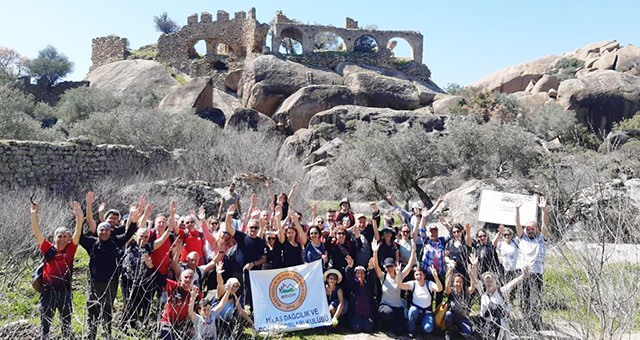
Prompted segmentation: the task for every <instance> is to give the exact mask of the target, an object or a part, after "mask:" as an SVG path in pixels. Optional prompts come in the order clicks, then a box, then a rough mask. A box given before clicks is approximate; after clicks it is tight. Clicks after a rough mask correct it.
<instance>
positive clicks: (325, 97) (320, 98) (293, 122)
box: [273, 85, 355, 132]
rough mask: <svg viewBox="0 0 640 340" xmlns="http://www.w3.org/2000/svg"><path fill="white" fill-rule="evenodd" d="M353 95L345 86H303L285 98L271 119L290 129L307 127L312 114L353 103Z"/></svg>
mask: <svg viewBox="0 0 640 340" xmlns="http://www.w3.org/2000/svg"><path fill="white" fill-rule="evenodd" d="M354 101H355V96H354V95H353V93H352V92H351V90H349V89H348V88H347V87H345V86H334V85H310V86H305V87H303V88H301V89H299V90H298V91H296V92H295V93H294V94H292V95H291V96H290V97H289V98H287V99H286V100H285V101H284V102H283V103H282V105H281V106H280V108H279V109H278V111H277V112H276V113H275V114H274V115H273V120H275V121H276V122H279V123H282V124H284V125H285V126H287V127H288V128H290V129H291V131H293V132H295V131H297V130H299V129H303V128H307V127H308V126H309V120H311V117H313V115H314V114H316V113H317V112H320V111H324V110H328V109H330V108H332V107H334V106H338V105H348V104H353V103H354Z"/></svg>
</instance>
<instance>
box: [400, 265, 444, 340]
mask: <svg viewBox="0 0 640 340" xmlns="http://www.w3.org/2000/svg"><path fill="white" fill-rule="evenodd" d="M429 270H430V271H431V275H433V278H434V280H435V282H433V281H427V280H426V277H427V274H426V273H425V271H424V269H423V268H422V267H420V266H416V267H415V269H414V274H413V275H414V277H415V278H416V279H415V280H412V281H409V282H402V278H400V280H399V283H398V286H400V289H402V290H410V291H412V292H413V302H412V306H411V307H410V308H409V337H413V336H414V335H415V334H416V331H417V330H418V325H420V330H422V331H424V332H425V333H431V332H432V331H433V325H434V322H433V306H432V303H431V293H432V292H434V293H438V292H441V291H442V283H441V282H440V279H439V278H438V271H437V270H436V269H435V268H433V266H431V267H429Z"/></svg>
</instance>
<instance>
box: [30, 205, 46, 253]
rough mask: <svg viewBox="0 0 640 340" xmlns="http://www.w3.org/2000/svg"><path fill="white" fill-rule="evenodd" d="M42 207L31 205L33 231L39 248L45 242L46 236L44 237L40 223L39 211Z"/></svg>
mask: <svg viewBox="0 0 640 340" xmlns="http://www.w3.org/2000/svg"><path fill="white" fill-rule="evenodd" d="M39 208H40V205H39V204H38V203H31V230H33V236H35V237H36V241H37V242H38V247H40V245H41V244H42V242H44V235H42V229H40V223H38V209H39Z"/></svg>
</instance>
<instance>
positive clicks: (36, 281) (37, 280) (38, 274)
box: [31, 247, 56, 293]
mask: <svg viewBox="0 0 640 340" xmlns="http://www.w3.org/2000/svg"><path fill="white" fill-rule="evenodd" d="M54 256H56V249H55V248H54V247H51V248H50V249H49V251H47V252H46V253H45V254H44V258H43V259H42V262H40V264H39V265H38V266H37V267H36V269H35V270H34V271H33V274H32V275H31V287H33V289H34V290H35V291H36V292H38V293H42V292H43V291H44V284H43V283H42V275H43V273H44V263H45V262H46V261H47V260H49V259H51V258H53V257H54Z"/></svg>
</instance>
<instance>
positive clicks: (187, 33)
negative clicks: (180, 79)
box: [157, 8, 269, 76]
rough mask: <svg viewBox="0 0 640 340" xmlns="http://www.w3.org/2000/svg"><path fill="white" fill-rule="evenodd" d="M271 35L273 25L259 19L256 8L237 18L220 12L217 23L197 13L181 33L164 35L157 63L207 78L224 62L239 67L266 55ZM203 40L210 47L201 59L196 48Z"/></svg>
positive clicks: (204, 13)
mask: <svg viewBox="0 0 640 340" xmlns="http://www.w3.org/2000/svg"><path fill="white" fill-rule="evenodd" d="M268 32H269V25H268V24H262V23H260V22H258V21H257V20H256V12H255V9H254V8H251V9H250V10H249V13H248V15H247V13H245V12H242V11H241V12H237V13H235V15H234V17H233V19H230V18H229V13H227V12H225V11H218V13H217V15H216V20H215V21H214V20H213V16H212V15H211V14H209V13H207V12H203V13H201V14H200V18H198V14H193V15H191V16H189V17H188V18H187V25H185V26H183V27H182V28H181V29H180V30H178V31H177V32H174V33H170V34H163V35H161V36H160V38H159V39H158V57H157V60H158V61H159V62H162V63H167V64H170V65H172V66H174V67H176V68H177V69H179V70H180V71H182V72H184V73H187V74H189V75H191V76H207V75H209V72H208V71H209V70H214V69H216V65H221V63H223V64H225V65H228V66H227V67H228V68H236V67H234V66H235V65H236V64H238V63H241V61H242V60H243V59H244V58H245V57H247V56H251V55H255V54H260V53H262V51H263V50H264V47H265V46H266V40H267V33H268ZM199 41H204V42H205V44H206V48H207V50H206V54H205V55H204V56H199V55H198V53H197V52H196V50H195V48H194V46H195V45H196V44H197V43H198V42H199ZM229 65H230V67H229ZM217 69H218V70H219V69H220V68H219V66H218V67H217Z"/></svg>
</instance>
